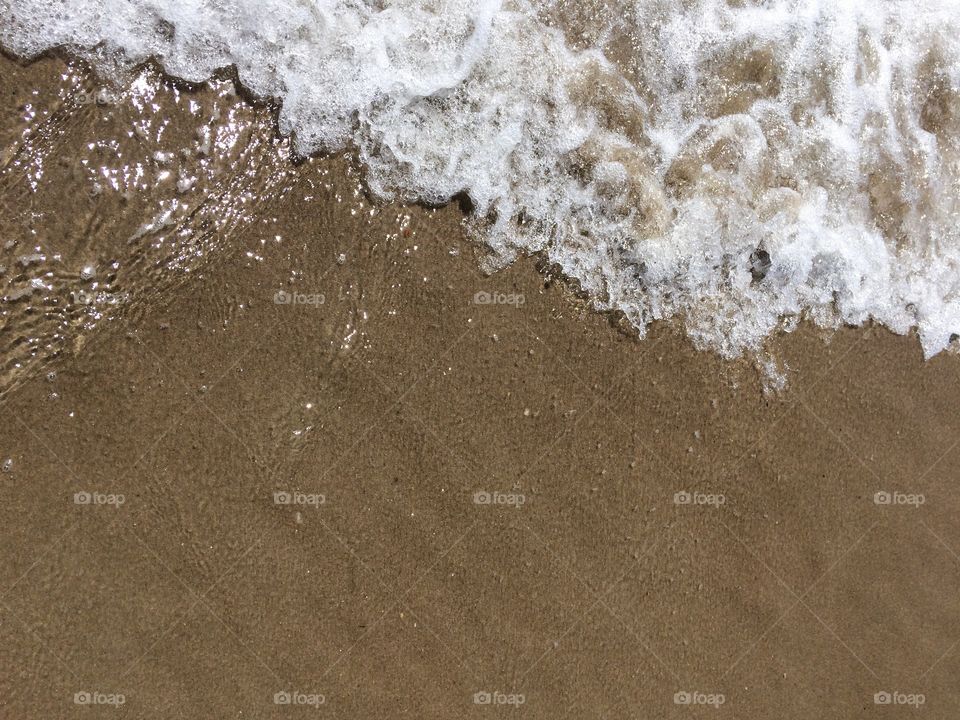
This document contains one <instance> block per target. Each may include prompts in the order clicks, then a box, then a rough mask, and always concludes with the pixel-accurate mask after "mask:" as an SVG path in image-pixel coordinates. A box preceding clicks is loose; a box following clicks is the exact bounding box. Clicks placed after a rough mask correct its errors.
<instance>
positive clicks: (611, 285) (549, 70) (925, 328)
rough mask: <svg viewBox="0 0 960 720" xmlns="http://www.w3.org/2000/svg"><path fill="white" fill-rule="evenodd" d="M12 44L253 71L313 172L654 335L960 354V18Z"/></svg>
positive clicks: (83, 35)
mask: <svg viewBox="0 0 960 720" xmlns="http://www.w3.org/2000/svg"><path fill="white" fill-rule="evenodd" d="M611 7H612V8H613V10H615V12H614V11H611ZM592 10H595V12H593V11H592ZM601 10H602V11H601ZM0 41H2V42H3V44H4V45H5V46H6V47H7V48H9V49H10V50H12V51H13V52H15V53H17V54H20V55H23V56H33V55H36V54H37V53H40V52H42V51H44V50H46V49H48V48H50V47H54V46H61V45H64V46H67V47H69V48H71V49H72V50H74V51H75V52H78V53H80V54H81V55H83V56H85V57H87V58H89V59H91V60H92V61H93V62H95V63H96V64H97V65H98V66H99V67H100V68H101V69H102V70H103V71H104V72H112V71H116V69H117V68H122V67H125V66H129V65H131V64H134V63H138V62H142V61H144V60H146V59H148V58H151V57H153V58H157V59H158V60H159V61H160V62H161V63H162V64H163V66H164V68H165V69H166V70H167V71H168V72H169V73H171V74H172V75H175V76H179V77H182V78H184V79H187V80H191V81H201V80H204V79H206V78H208V77H210V76H211V74H213V73H214V72H215V71H216V70H217V69H218V68H221V67H225V66H236V68H237V71H238V73H239V77H240V79H241V81H242V82H243V83H244V84H245V85H246V86H247V87H248V88H249V89H250V90H251V91H253V92H254V93H256V94H257V95H259V96H261V97H265V98H275V99H278V100H280V101H282V110H281V112H280V127H281V129H282V130H283V131H284V132H288V133H291V134H293V136H294V139H295V142H296V145H297V147H298V148H299V150H300V151H302V152H311V151H314V150H318V149H340V148H343V147H345V146H347V145H352V146H354V147H355V148H357V149H358V151H359V153H360V155H361V157H362V158H363V159H364V161H365V163H366V165H367V168H368V182H369V185H370V187H371V189H372V190H373V191H374V192H375V193H376V194H378V195H379V196H381V197H384V198H400V199H407V200H426V201H431V202H440V201H445V200H448V199H449V198H451V197H452V196H454V195H456V194H458V193H466V194H468V195H469V197H470V199H471V201H472V204H473V206H474V208H475V217H474V218H473V220H472V227H473V229H474V230H475V231H476V232H477V233H478V235H479V236H480V237H482V239H483V240H484V241H485V242H486V243H487V244H488V245H489V246H490V248H491V249H492V251H493V257H494V258H495V261H494V264H504V263H508V262H510V261H511V260H513V259H514V258H515V257H516V256H517V255H519V254H524V253H531V252H542V253H543V254H544V255H545V256H546V257H547V258H549V260H550V261H552V262H554V263H556V264H557V265H559V266H560V267H561V268H562V270H563V271H564V272H565V273H567V274H568V275H569V276H571V277H572V278H575V279H576V280H577V281H579V283H580V285H581V286H582V287H583V288H584V290H586V291H587V293H588V294H589V295H590V297H592V298H593V301H594V303H595V305H596V306H597V307H598V308H601V309H616V310H620V311H622V312H623V313H624V314H625V315H626V316H627V317H628V318H629V319H630V321H631V322H632V323H633V324H634V325H635V326H636V328H637V329H638V331H639V332H641V333H643V332H644V331H645V329H646V327H647V326H648V325H649V323H650V322H652V321H653V320H657V319H663V318H671V317H679V318H682V319H683V322H684V323H685V326H686V328H687V331H688V333H689V335H690V336H691V338H693V340H694V342H695V343H696V344H697V345H698V346H700V347H704V348H710V349H713V350H716V351H718V352H720V353H722V354H723V355H725V356H736V355H740V354H742V353H744V352H749V353H759V352H761V350H762V346H763V344H764V341H765V339H766V338H767V337H768V336H769V335H770V334H771V333H772V332H774V331H775V330H777V329H778V328H785V329H789V328H791V327H793V326H794V325H795V323H796V320H797V319H798V318H799V317H802V316H806V317H809V318H811V319H813V320H814V321H815V322H817V323H819V324H821V325H823V326H827V327H835V326H837V325H839V324H841V323H850V324H860V323H864V322H866V321H868V320H875V321H877V322H880V323H883V324H884V325H886V326H887V327H889V328H890V329H891V330H893V331H895V332H898V333H905V332H907V331H908V330H910V329H911V328H917V330H918V333H919V337H920V341H921V343H922V345H923V348H924V352H925V354H926V355H927V356H930V355H933V354H935V353H937V352H939V351H941V350H943V349H944V348H945V347H946V346H947V345H948V344H949V342H950V338H951V336H952V335H954V334H956V333H960V230H958V222H957V221H958V217H960V8H958V5H957V4H956V2H954V1H953V0H870V1H869V2H867V1H866V0H845V2H842V3H826V2H821V1H820V0H768V1H767V2H762V3H761V2H753V1H751V0H726V1H722V0H635V1H634V2H622V3H613V4H611V3H602V4H600V5H596V6H594V5H591V3H590V0H584V1H583V2H578V3H572V2H567V0H550V1H548V0H544V1H543V2H539V3H537V2H530V1H528V0H446V1H445V2H442V3H441V2H437V1H431V0H395V1H389V0H383V1H382V2H376V3H374V2H365V1H363V0H313V1H311V2H304V1H301V0H255V1H254V0H235V1H234V2H231V3H229V4H224V3H220V2H217V1H215V0H189V1H188V0H177V1H176V2H174V0H153V1H152V2H145V1H142V0H122V1H120V0H78V1H77V2H73V3H71V4H70V7H69V9H67V8H65V6H64V5H63V4H62V3H61V2H59V1H58V0H8V2H7V3H6V4H5V9H4V10H3V22H2V23H0ZM574 45H575V46H576V48H577V49H574Z"/></svg>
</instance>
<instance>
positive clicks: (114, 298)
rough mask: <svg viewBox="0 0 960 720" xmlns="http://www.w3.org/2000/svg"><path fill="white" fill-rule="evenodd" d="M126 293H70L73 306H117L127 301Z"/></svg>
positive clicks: (92, 291) (94, 291)
mask: <svg viewBox="0 0 960 720" xmlns="http://www.w3.org/2000/svg"><path fill="white" fill-rule="evenodd" d="M128 297H129V296H128V294H127V293H108V292H104V291H102V290H91V291H87V290H76V291H74V292H71V293H70V301H71V302H72V303H73V304H74V305H93V304H94V303H98V304H106V305H118V304H120V303H122V302H125V301H126V300H127V299H128Z"/></svg>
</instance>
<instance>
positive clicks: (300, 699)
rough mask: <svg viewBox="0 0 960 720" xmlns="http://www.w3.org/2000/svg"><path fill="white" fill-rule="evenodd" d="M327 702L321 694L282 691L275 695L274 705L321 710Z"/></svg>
mask: <svg viewBox="0 0 960 720" xmlns="http://www.w3.org/2000/svg"><path fill="white" fill-rule="evenodd" d="M326 701H327V698H326V697H324V696H323V695H322V694H320V693H305V692H301V691H300V690H280V691H279V692H276V693H274V694H273V704H274V705H302V706H304V707H315V708H319V707H320V706H321V705H323V704H324V703H325V702H326Z"/></svg>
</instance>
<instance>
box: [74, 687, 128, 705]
mask: <svg viewBox="0 0 960 720" xmlns="http://www.w3.org/2000/svg"><path fill="white" fill-rule="evenodd" d="M126 701H127V698H126V696H125V695H124V694H123V693H103V692H96V691H92V692H91V691H89V690H81V691H79V692H75V693H74V694H73V703H74V705H113V706H114V707H119V706H120V705H123V704H124V703H125V702H126Z"/></svg>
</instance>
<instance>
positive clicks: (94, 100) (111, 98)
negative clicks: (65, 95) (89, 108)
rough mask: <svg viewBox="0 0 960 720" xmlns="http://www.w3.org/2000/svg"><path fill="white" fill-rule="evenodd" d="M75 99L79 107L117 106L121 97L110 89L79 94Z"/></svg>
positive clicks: (99, 89)
mask: <svg viewBox="0 0 960 720" xmlns="http://www.w3.org/2000/svg"><path fill="white" fill-rule="evenodd" d="M74 98H75V99H76V101H77V103H78V104H79V105H115V104H116V103H117V102H118V101H119V100H120V96H119V95H117V94H116V93H115V92H113V91H112V90H109V89H108V88H98V89H95V90H89V91H84V92H79V93H77V94H76V95H75V96H74Z"/></svg>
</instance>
